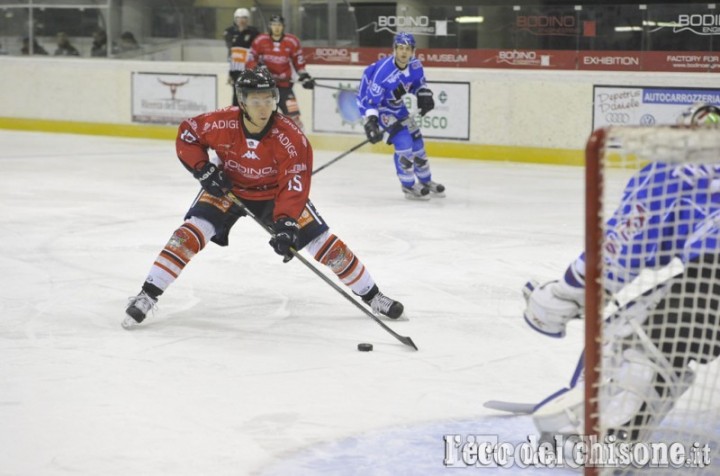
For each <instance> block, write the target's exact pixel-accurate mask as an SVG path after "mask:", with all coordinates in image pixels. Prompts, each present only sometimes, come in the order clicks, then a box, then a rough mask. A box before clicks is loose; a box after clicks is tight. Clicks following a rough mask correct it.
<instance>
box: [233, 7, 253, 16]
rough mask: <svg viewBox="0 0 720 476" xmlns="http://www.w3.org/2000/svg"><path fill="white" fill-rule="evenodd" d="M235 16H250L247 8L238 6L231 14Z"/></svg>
mask: <svg viewBox="0 0 720 476" xmlns="http://www.w3.org/2000/svg"><path fill="white" fill-rule="evenodd" d="M237 17H245V18H250V10H248V9H247V8H238V9H237V10H235V14H234V15H233V18H237Z"/></svg>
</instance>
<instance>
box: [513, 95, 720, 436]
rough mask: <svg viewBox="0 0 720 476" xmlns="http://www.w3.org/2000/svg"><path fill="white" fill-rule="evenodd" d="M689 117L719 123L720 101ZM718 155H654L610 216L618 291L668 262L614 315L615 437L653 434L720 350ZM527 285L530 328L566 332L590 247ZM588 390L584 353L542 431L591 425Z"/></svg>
mask: <svg viewBox="0 0 720 476" xmlns="http://www.w3.org/2000/svg"><path fill="white" fill-rule="evenodd" d="M681 120H682V123H684V124H686V125H696V126H698V127H717V125H718V123H720V109H719V108H718V107H716V106H713V105H709V104H700V105H695V106H693V107H692V108H691V109H690V110H688V111H687V112H686V113H684V114H683V115H682V116H681ZM716 132H717V133H718V134H720V130H719V131H716ZM718 155H719V156H718V158H717V159H716V160H715V162H714V163H712V162H711V163H704V164H698V163H682V164H678V163H668V162H662V161H658V162H651V163H649V164H647V165H646V166H644V167H643V168H642V169H641V170H639V171H638V172H637V173H635V174H634V175H633V177H632V178H631V179H630V180H629V182H628V183H627V185H626V187H625V189H624V190H623V193H622V200H621V203H620V205H619V207H618V208H617V209H616V211H615V212H614V214H613V215H612V217H611V218H610V219H609V220H608V222H607V226H606V231H605V240H604V243H603V250H604V253H603V260H604V279H603V285H604V288H605V291H606V293H607V294H608V295H613V296H617V295H618V294H617V293H618V292H620V291H621V290H624V292H626V293H627V292H628V290H629V289H634V288H635V287H636V286H637V285H636V284H632V285H630V286H628V285H629V284H630V283H631V282H632V281H633V279H635V278H636V277H638V276H639V275H640V274H641V273H642V272H643V270H646V269H647V270H655V271H656V272H657V270H659V269H662V268H664V269H665V270H667V274H666V276H665V278H663V280H661V281H662V282H660V283H655V284H656V285H655V286H654V287H652V288H651V289H644V288H642V287H640V286H637V290H636V292H635V293H634V295H631V296H627V294H626V296H627V298H626V300H627V301H628V302H626V303H624V304H623V303H618V307H619V308H618V309H617V310H615V311H614V312H612V313H610V315H609V316H608V317H607V319H606V321H605V325H604V328H605V330H604V332H603V335H604V336H611V338H609V339H607V338H606V339H607V340H605V339H604V340H603V346H604V347H603V363H602V366H603V375H602V385H601V386H600V390H599V391H600V393H599V399H600V400H599V402H600V408H601V417H602V420H601V421H602V425H603V427H604V428H605V431H606V433H605V436H607V435H613V436H614V438H616V441H625V442H629V443H632V442H637V441H647V438H648V437H649V436H650V435H651V434H652V433H653V432H654V431H657V428H658V425H659V424H660V422H661V421H662V420H663V419H664V418H665V416H666V415H667V414H668V413H669V412H670V410H672V408H673V407H674V406H675V403H676V402H677V401H678V399H679V398H680V397H681V396H682V395H683V394H684V393H685V392H686V390H687V389H688V388H689V387H690V386H691V385H692V383H693V381H694V380H695V376H696V374H697V366H698V365H700V364H707V363H709V362H711V361H713V360H715V359H716V358H717V357H718V356H720V152H718ZM669 265H674V266H672V267H668V266H669ZM673 269H674V271H673ZM638 281H640V280H638ZM626 287H627V288H626ZM646 287H647V286H646ZM523 294H524V295H525V299H526V301H527V304H526V309H525V312H524V319H525V321H526V322H527V323H528V324H529V325H530V327H532V328H533V329H534V330H536V331H538V332H541V333H542V334H545V335H548V336H552V337H563V336H564V335H565V328H566V325H567V323H568V322H569V321H570V320H571V319H573V318H577V317H582V315H583V313H584V299H585V256H584V254H583V255H580V256H579V257H578V258H577V259H576V260H575V261H574V262H573V263H571V264H570V266H569V267H568V268H567V270H566V272H565V274H564V276H563V277H562V278H561V279H558V280H554V281H550V282H546V283H544V284H542V285H538V283H536V282H533V281H531V282H528V283H527V284H526V285H525V288H524V289H523ZM630 298H631V299H630ZM583 394H584V377H583V358H582V357H581V358H580V362H579V364H578V366H577V368H576V370H575V372H574V374H573V377H572V380H571V382H570V385H569V387H568V388H564V389H562V390H560V391H558V392H556V393H554V394H553V395H551V396H549V397H548V398H546V399H545V400H544V401H543V402H541V403H540V404H538V405H537V406H536V407H535V411H534V413H533V420H534V422H535V425H536V427H537V428H538V430H539V431H540V432H541V434H544V435H545V436H546V437H548V438H551V437H552V436H553V435H558V434H560V435H571V434H572V435H577V434H583V433H584V431H583V425H584V413H583V412H584V410H583V409H584V395H583ZM714 431H716V430H714Z"/></svg>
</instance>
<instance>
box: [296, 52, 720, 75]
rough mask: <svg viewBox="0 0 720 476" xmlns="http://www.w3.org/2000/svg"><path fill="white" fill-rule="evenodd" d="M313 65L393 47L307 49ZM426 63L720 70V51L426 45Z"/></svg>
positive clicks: (355, 60) (363, 59)
mask: <svg viewBox="0 0 720 476" xmlns="http://www.w3.org/2000/svg"><path fill="white" fill-rule="evenodd" d="M304 51H305V56H306V58H307V61H308V63H309V64H347V65H356V66H360V65H368V64H370V63H373V62H375V61H377V60H379V59H382V58H385V57H386V56H387V55H389V54H391V53H392V51H391V50H390V49H388V48H334V47H322V48H313V47H311V48H304ZM417 57H418V58H419V59H420V60H421V61H422V62H423V66H425V67H443V68H452V67H456V68H501V69H560V70H594V71H660V72H662V71H666V72H670V71H672V72H684V73H690V72H694V73H703V72H707V73H719V72H720V54H718V53H712V52H703V51H683V52H677V51H568V50H540V49H512V48H506V49H492V48H483V49H477V50H472V49H447V48H445V49H442V48H433V49H421V50H418V52H417Z"/></svg>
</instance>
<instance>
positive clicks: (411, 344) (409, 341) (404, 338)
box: [226, 192, 419, 350]
mask: <svg viewBox="0 0 720 476" xmlns="http://www.w3.org/2000/svg"><path fill="white" fill-rule="evenodd" d="M226 197H227V198H228V199H229V200H230V201H231V202H233V203H234V204H235V205H237V206H238V207H240V208H242V209H243V211H244V212H245V213H247V215H248V216H249V217H250V218H252V219H253V220H255V223H257V224H258V225H260V226H261V227H262V228H263V229H264V230H265V231H267V232H268V233H269V234H271V235H272V230H271V229H270V228H269V227H268V226H267V225H266V224H265V223H263V222H262V220H260V218H258V217H257V216H256V215H255V214H254V213H253V212H251V211H250V210H249V209H248V208H247V207H246V206H245V204H244V203H243V202H242V201H241V200H240V199H239V198H238V197H237V196H235V194H234V193H232V192H228V193H227V195H226ZM290 252H291V253H292V255H293V256H294V257H295V258H297V259H298V260H299V261H300V262H301V263H302V264H304V265H305V266H306V267H307V268H308V269H310V271H312V272H313V273H315V274H316V275H317V276H318V277H319V278H320V279H322V280H323V281H325V283H326V284H328V285H329V286H330V287H331V288H333V289H334V290H335V291H337V292H338V293H339V294H340V295H342V296H343V297H344V298H345V299H347V300H348V301H350V302H351V303H353V305H354V306H355V307H357V308H358V309H360V310H361V311H362V312H363V313H364V314H365V315H366V316H368V317H369V318H370V319H372V320H373V321H375V322H377V323H378V325H379V326H380V327H382V328H383V329H385V330H386V331H387V332H388V333H389V334H390V335H391V336H393V337H394V338H396V339H397V340H399V341H400V342H402V343H403V344H405V345H407V346H408V347H412V348H413V349H415V350H419V349H418V347H417V346H416V345H415V342H413V340H412V339H411V338H410V337H407V336H402V335H400V334H398V333H397V332H395V331H394V330H392V329H391V328H390V327H388V326H387V325H386V324H385V323H384V322H383V321H381V320H380V319H378V317H377V316H376V315H374V314H373V313H372V312H370V311H368V310H367V309H366V308H365V307H363V305H362V304H360V303H358V302H357V301H356V300H355V299H353V298H352V296H350V295H349V294H348V293H346V292H345V291H344V290H342V289H341V288H340V286H338V285H337V284H335V283H334V282H332V281H331V280H330V278H328V277H327V276H325V275H324V274H323V273H322V272H321V271H320V270H319V269H317V268H316V267H315V266H313V265H312V264H311V263H310V262H309V261H308V260H307V259H306V258H305V257H304V256H303V255H301V254H300V253H299V252H298V251H297V250H295V249H293V248H290Z"/></svg>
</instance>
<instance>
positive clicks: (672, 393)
mask: <svg viewBox="0 0 720 476" xmlns="http://www.w3.org/2000/svg"><path fill="white" fill-rule="evenodd" d="M635 329H636V331H638V332H639V333H640V334H635V335H634V336H632V339H624V340H616V341H614V342H612V343H608V344H606V348H605V349H604V351H603V356H604V357H603V363H602V365H603V370H604V373H603V381H602V385H601V386H600V391H599V408H600V415H601V418H600V420H601V422H602V426H603V433H604V434H603V435H601V438H603V437H604V436H606V435H610V434H612V435H614V436H615V437H616V438H617V439H618V441H627V442H636V441H647V439H648V437H649V436H650V434H651V433H652V431H653V430H654V429H655V428H656V427H657V425H658V424H659V423H660V422H661V421H662V420H663V419H664V418H665V416H666V415H667V414H668V413H669V412H670V410H672V408H673V407H674V405H675V403H676V402H677V401H678V399H679V398H680V397H681V396H682V395H683V393H685V391H687V389H688V388H689V387H690V385H692V382H693V380H694V372H692V371H691V370H690V369H687V368H686V369H684V370H683V371H678V369H677V368H673V367H672V366H671V365H670V362H669V361H668V360H667V359H666V358H665V357H664V356H663V355H662V354H661V353H660V351H659V350H658V349H657V348H656V347H655V346H654V345H652V343H650V341H649V338H648V337H647V335H644V332H643V331H642V329H639V327H636V328H635ZM628 337H630V336H628ZM583 368H584V359H583V358H582V357H581V358H580V360H579V362H578V365H577V367H576V369H575V373H574V375H573V379H572V381H571V384H570V387H569V388H566V389H562V390H560V391H558V392H556V393H554V394H553V395H551V396H550V397H548V398H546V399H545V400H544V401H543V402H541V403H540V404H538V405H537V407H536V409H535V412H534V413H533V422H534V423H535V426H536V428H537V429H538V431H539V432H540V435H541V440H547V439H552V438H553V437H554V436H555V435H563V436H566V437H569V436H572V435H581V434H584V433H585V404H584V398H585V382H584V371H583Z"/></svg>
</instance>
